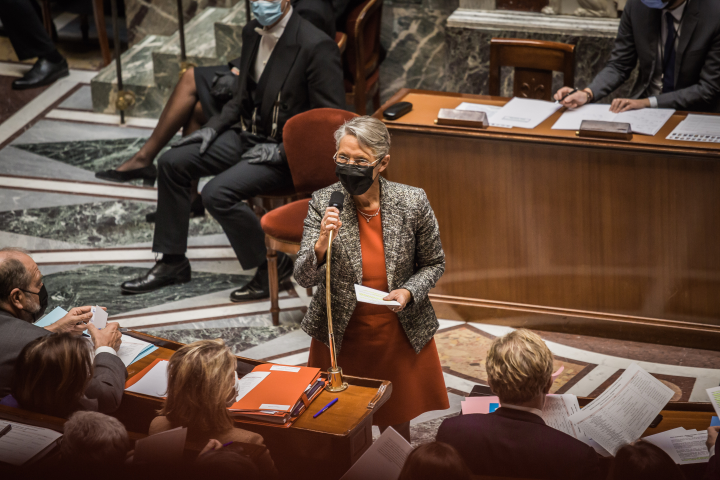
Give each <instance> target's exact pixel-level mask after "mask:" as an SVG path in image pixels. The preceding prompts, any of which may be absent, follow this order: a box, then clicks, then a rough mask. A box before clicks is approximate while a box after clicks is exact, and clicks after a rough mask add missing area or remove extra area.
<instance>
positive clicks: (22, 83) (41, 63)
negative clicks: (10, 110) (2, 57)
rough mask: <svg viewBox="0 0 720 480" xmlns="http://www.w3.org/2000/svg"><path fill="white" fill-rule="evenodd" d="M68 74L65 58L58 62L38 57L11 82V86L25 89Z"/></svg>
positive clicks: (51, 81) (16, 88) (40, 85)
mask: <svg viewBox="0 0 720 480" xmlns="http://www.w3.org/2000/svg"><path fill="white" fill-rule="evenodd" d="M68 75H70V69H68V64H67V60H65V59H64V58H63V59H62V61H61V62H58V63H53V62H51V61H50V60H47V59H45V58H40V59H38V61H37V62H35V65H33V67H32V68H31V69H30V70H28V71H27V73H26V74H25V75H23V77H22V78H18V79H17V80H15V81H14V82H12V88H13V90H27V89H29V88H37V87H43V86H45V85H50V84H51V83H53V82H54V81H55V80H57V79H58V78H62V77H67V76H68Z"/></svg>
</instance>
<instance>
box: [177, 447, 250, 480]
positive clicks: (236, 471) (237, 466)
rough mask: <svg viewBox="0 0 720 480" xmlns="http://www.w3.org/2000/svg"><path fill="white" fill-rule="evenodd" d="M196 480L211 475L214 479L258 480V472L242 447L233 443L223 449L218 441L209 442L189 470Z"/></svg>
mask: <svg viewBox="0 0 720 480" xmlns="http://www.w3.org/2000/svg"><path fill="white" fill-rule="evenodd" d="M190 470H191V471H192V473H193V474H194V475H195V476H196V478H201V477H203V476H208V475H212V476H214V477H216V478H225V479H238V480H239V479H242V480H259V479H260V478H262V477H260V472H259V471H258V469H257V467H256V466H255V464H254V463H253V461H252V460H251V459H250V458H249V457H248V456H247V455H246V454H245V452H244V451H243V449H242V447H241V446H240V445H239V444H237V443H233V444H231V445H228V446H226V447H223V446H222V444H221V443H220V442H219V441H218V440H215V439H213V440H210V441H209V442H208V444H207V446H206V447H205V448H204V449H203V450H202V452H200V455H198V457H197V459H196V460H195V463H194V464H193V466H192V467H191V469H190Z"/></svg>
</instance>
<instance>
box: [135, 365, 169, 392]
mask: <svg viewBox="0 0 720 480" xmlns="http://www.w3.org/2000/svg"><path fill="white" fill-rule="evenodd" d="M168 364H169V362H168V361H167V360H162V361H160V362H158V363H157V364H156V365H155V366H154V367H153V368H151V369H150V371H149V372H148V373H146V374H145V376H144V377H142V378H141V379H140V380H138V381H137V382H136V383H135V384H133V385H131V386H130V387H129V388H127V389H126V390H127V391H128V392H134V393H141V394H143V395H150V396H151V397H160V398H165V396H166V395H167V387H168V384H167V368H168Z"/></svg>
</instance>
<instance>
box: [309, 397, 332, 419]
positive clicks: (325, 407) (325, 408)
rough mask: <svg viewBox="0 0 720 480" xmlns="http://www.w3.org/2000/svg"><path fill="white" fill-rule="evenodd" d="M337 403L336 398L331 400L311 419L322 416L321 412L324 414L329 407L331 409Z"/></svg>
mask: <svg viewBox="0 0 720 480" xmlns="http://www.w3.org/2000/svg"><path fill="white" fill-rule="evenodd" d="M337 401H338V399H337V398H335V399H333V401H331V402H330V403H328V404H327V405H325V406H324V407H323V408H322V410H320V411H319V412H317V413H316V414H315V415H313V418H317V417H319V416H320V415H322V414H323V412H325V410H327V409H328V408H330V407H332V406H333V405H335V404H336V403H337Z"/></svg>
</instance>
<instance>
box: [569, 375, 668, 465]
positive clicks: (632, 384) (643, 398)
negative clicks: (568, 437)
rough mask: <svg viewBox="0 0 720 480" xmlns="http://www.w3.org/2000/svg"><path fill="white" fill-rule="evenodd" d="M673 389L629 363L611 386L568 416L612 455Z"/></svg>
mask: <svg viewBox="0 0 720 480" xmlns="http://www.w3.org/2000/svg"><path fill="white" fill-rule="evenodd" d="M673 394H674V393H673V391H672V390H671V389H669V388H668V387H666V386H665V385H663V383H662V382H661V381H660V380H658V379H656V378H655V377H653V376H652V375H650V374H649V373H648V372H646V371H645V370H643V369H642V368H640V366H639V365H637V364H636V363H633V364H631V365H630V366H629V367H628V369H627V370H625V372H624V373H623V374H622V375H620V378H618V379H617V380H616V381H615V382H614V383H613V384H612V385H610V387H608V388H607V390H605V391H604V392H603V393H602V394H600V396H599V397H597V398H596V399H595V400H593V401H592V402H590V404H588V405H587V406H585V408H583V409H582V410H580V411H579V412H577V413H575V414H574V415H572V416H571V417H570V421H571V422H573V423H574V424H575V425H576V426H578V427H579V428H580V429H581V430H582V431H583V432H584V433H585V434H586V435H587V436H589V437H590V438H592V439H593V440H595V441H596V442H597V443H599V444H600V445H601V446H602V447H603V448H605V449H606V450H607V451H608V452H610V453H612V454H613V455H615V454H616V453H617V451H618V450H619V449H620V447H622V446H623V445H627V444H628V443H631V442H634V441H635V440H637V439H638V438H640V435H642V433H643V432H644V431H645V429H646V428H647V427H648V426H649V425H650V424H651V423H652V421H653V420H654V419H655V417H656V416H657V414H658V413H660V410H662V409H663V407H664V406H665V405H666V404H667V402H668V401H669V400H670V399H671V398H672V396H673Z"/></svg>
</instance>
